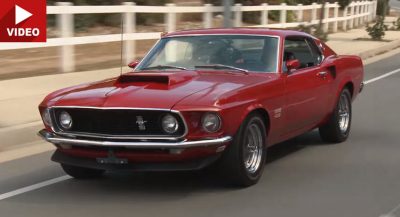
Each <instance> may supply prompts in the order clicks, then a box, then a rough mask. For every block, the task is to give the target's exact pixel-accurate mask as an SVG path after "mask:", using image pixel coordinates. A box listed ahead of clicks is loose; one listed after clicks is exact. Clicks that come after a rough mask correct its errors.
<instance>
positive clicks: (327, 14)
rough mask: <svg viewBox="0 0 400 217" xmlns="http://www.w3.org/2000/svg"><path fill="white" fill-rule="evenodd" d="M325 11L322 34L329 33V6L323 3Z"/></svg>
mask: <svg viewBox="0 0 400 217" xmlns="http://www.w3.org/2000/svg"><path fill="white" fill-rule="evenodd" d="M325 4H326V5H325V9H324V10H325V11H324V15H325V16H324V19H323V28H324V32H328V31H329V22H328V19H329V9H330V4H329V3H325Z"/></svg>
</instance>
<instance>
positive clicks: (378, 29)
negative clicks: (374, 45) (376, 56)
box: [366, 16, 387, 41]
mask: <svg viewBox="0 0 400 217" xmlns="http://www.w3.org/2000/svg"><path fill="white" fill-rule="evenodd" d="M384 19H385V18H384V17H382V16H380V17H378V18H377V20H376V22H375V24H374V25H373V26H369V25H367V28H366V30H367V32H368V35H369V36H371V38H372V40H376V41H380V40H382V38H383V37H384V36H385V31H386V30H387V26H386V25H385V23H384Z"/></svg>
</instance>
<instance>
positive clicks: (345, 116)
mask: <svg viewBox="0 0 400 217" xmlns="http://www.w3.org/2000/svg"><path fill="white" fill-rule="evenodd" d="M338 116H339V129H340V131H341V133H346V132H347V130H348V129H349V123H350V102H349V99H348V98H347V96H346V95H345V94H342V95H341V96H340V101H339V110H338Z"/></svg>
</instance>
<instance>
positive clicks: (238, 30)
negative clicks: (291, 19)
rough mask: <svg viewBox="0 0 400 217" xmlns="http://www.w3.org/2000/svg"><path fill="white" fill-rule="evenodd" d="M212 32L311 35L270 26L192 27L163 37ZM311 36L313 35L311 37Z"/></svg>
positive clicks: (283, 35) (281, 35)
mask: <svg viewBox="0 0 400 217" xmlns="http://www.w3.org/2000/svg"><path fill="white" fill-rule="evenodd" d="M213 34H244V35H269V36H279V37H286V36H308V37H312V36H311V35H309V34H307V33H304V32H300V31H295V30H288V29H270V28H254V27H253V28H249V27H244V28H243V27H239V28H210V29H192V30H183V31H177V32H171V33H166V34H164V35H163V37H174V36H185V35H213ZM312 38H313V37H312Z"/></svg>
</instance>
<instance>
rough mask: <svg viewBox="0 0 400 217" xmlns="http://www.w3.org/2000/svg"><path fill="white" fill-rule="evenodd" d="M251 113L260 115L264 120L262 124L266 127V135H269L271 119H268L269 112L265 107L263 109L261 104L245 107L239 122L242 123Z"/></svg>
mask: <svg viewBox="0 0 400 217" xmlns="http://www.w3.org/2000/svg"><path fill="white" fill-rule="evenodd" d="M253 114H259V115H261V116H262V118H263V121H264V125H265V129H266V134H267V136H268V135H269V132H270V129H271V127H270V124H271V122H270V121H271V119H270V115H269V112H268V110H267V109H265V108H264V107H262V106H261V105H258V106H254V105H253V106H249V107H248V108H247V109H246V112H245V113H244V115H243V116H242V118H241V123H243V121H244V120H245V119H246V118H247V117H249V116H250V115H253Z"/></svg>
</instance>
